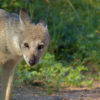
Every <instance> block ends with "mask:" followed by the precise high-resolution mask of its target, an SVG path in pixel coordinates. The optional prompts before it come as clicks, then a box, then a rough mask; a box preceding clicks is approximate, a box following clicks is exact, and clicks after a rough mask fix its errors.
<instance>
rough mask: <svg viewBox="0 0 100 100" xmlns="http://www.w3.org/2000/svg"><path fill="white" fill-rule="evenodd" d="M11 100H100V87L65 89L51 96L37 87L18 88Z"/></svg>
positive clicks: (15, 89)
mask: <svg viewBox="0 0 100 100" xmlns="http://www.w3.org/2000/svg"><path fill="white" fill-rule="evenodd" d="M0 90H1V89H0ZM11 100H100V86H98V85H97V86H96V87H95V88H64V89H61V90H60V92H55V93H53V94H51V95H48V94H47V93H46V92H45V91H43V90H41V89H39V88H36V87H35V88H33V87H18V88H13V91H12V99H11Z"/></svg>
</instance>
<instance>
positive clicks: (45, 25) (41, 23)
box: [38, 20, 48, 29]
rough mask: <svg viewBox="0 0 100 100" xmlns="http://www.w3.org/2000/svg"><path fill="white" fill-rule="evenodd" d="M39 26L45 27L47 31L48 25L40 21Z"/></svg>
mask: <svg viewBox="0 0 100 100" xmlns="http://www.w3.org/2000/svg"><path fill="white" fill-rule="evenodd" d="M38 24H39V25H43V26H44V27H45V29H47V28H48V27H47V24H46V23H45V22H44V21H43V20H39V23H38Z"/></svg>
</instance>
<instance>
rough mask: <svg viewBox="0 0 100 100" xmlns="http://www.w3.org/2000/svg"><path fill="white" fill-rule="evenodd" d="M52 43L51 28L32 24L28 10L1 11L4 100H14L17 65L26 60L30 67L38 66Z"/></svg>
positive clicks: (42, 24)
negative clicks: (12, 98) (16, 11)
mask: <svg viewBox="0 0 100 100" xmlns="http://www.w3.org/2000/svg"><path fill="white" fill-rule="evenodd" d="M48 43H49V35H48V29H47V25H45V24H44V23H42V22H40V23H38V24H34V23H31V20H30V18H29V16H28V14H27V13H26V11H25V10H24V9H22V10H21V11H20V14H19V16H18V15H17V14H11V13H8V12H6V11H5V10H2V9H0V65H1V66H2V77H3V79H2V100H10V91H11V84H12V80H13V75H14V71H15V68H16V65H17V64H18V63H19V61H20V59H21V58H22V57H24V59H25V61H26V63H27V64H28V65H30V66H32V65H34V64H36V63H37V62H38V61H39V59H40V57H41V56H42V55H43V53H44V51H45V50H46V48H47V46H48Z"/></svg>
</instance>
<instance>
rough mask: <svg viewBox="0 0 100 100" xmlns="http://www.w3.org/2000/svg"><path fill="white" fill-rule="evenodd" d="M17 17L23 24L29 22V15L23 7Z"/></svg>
mask: <svg viewBox="0 0 100 100" xmlns="http://www.w3.org/2000/svg"><path fill="white" fill-rule="evenodd" d="M19 18H20V23H21V24H23V25H27V24H29V23H30V22H31V20H30V17H29V15H28V13H27V11H26V10H25V9H24V8H22V9H21V10H20V14H19Z"/></svg>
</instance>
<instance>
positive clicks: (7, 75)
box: [1, 59, 19, 100]
mask: <svg viewBox="0 0 100 100" xmlns="http://www.w3.org/2000/svg"><path fill="white" fill-rule="evenodd" d="M18 61H19V59H17V60H9V61H8V62H7V63H5V64H4V65H3V66H2V93H1V98H2V99H1V100H10V93H11V86H12V81H13V76H14V71H15V69H16V65H17V63H18Z"/></svg>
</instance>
